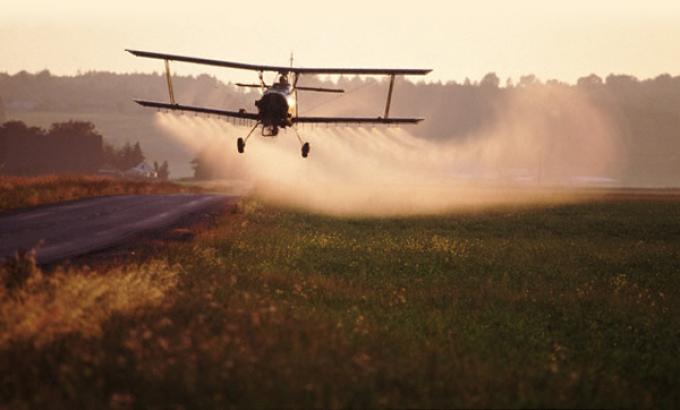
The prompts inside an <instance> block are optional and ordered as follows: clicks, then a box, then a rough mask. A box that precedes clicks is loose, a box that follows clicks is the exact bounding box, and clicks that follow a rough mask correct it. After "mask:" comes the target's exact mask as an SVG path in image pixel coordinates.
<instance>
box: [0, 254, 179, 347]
mask: <svg viewBox="0 0 680 410" xmlns="http://www.w3.org/2000/svg"><path fill="white" fill-rule="evenodd" d="M23 263H24V264H27V265H25V266H24V267H23V268H24V269H23V271H22V272H14V274H15V275H16V274H19V275H21V274H23V275H26V277H25V278H23V280H21V282H22V283H15V284H14V286H12V287H7V286H3V287H0V349H2V348H7V346H8V345H10V344H11V343H13V342H22V341H29V342H31V343H33V344H34V345H36V346H43V345H45V344H47V343H49V342H52V341H54V340H55V339H56V338H58V337H60V336H64V335H68V334H78V335H81V336H82V337H83V338H93V337H100V336H101V333H102V323H103V322H105V321H106V320H109V319H110V318H111V317H112V316H113V315H116V314H130V313H133V312H135V311H136V310H138V309H140V308H146V307H150V306H151V307H155V306H157V305H159V304H160V303H161V302H162V301H163V300H164V298H165V296H166V295H167V293H168V292H169V291H170V290H171V289H173V288H174V287H175V285H176V284H177V269H176V268H174V267H170V266H168V265H167V264H166V263H164V262H158V261H151V262H149V263H147V264H144V265H140V266H128V267H123V268H120V269H114V270H110V271H108V272H106V274H105V275H102V274H101V273H100V272H97V271H91V270H89V269H61V268H60V269H58V270H57V271H55V272H52V273H50V274H44V273H43V272H42V271H41V270H40V268H38V267H36V266H35V264H34V260H33V259H32V258H29V259H28V260H27V261H23ZM26 268H27V269H26ZM8 269H11V268H8V267H7V266H6V267H5V268H3V272H2V276H3V277H5V278H6V277H7V276H8V275H10V274H11V273H9V272H7V270H8ZM4 282H5V283H7V280H5V281H4ZM3 285H4V284H3Z"/></svg>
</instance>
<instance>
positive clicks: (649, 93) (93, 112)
mask: <svg viewBox="0 0 680 410" xmlns="http://www.w3.org/2000/svg"><path fill="white" fill-rule="evenodd" d="M301 82H302V83H304V84H308V85H326V86H330V85H331V83H330V82H329V81H327V80H323V79H319V78H316V77H307V78H305V77H303V79H302V81H301ZM174 84H175V94H176V96H177V100H178V101H182V102H183V103H187V104H195V105H205V106H210V107H218V108H231V109H239V108H245V109H248V110H253V109H254V107H253V102H254V101H255V100H256V99H257V98H258V92H257V91H253V90H252V89H241V88H238V87H236V86H234V85H232V84H225V83H223V82H221V81H218V80H217V79H215V78H214V77H211V76H208V75H200V76H197V77H193V76H178V77H175V79H174ZM332 85H333V86H340V87H342V88H344V89H346V90H347V93H346V95H341V96H340V98H338V96H336V95H327V94H315V93H305V94H302V93H301V102H300V111H301V113H303V114H308V115H326V114H335V115H370V116H378V115H381V113H382V110H383V107H384V99H385V94H386V83H385V80H380V79H375V78H356V77H352V78H348V77H341V78H340V79H339V80H338V81H337V84H332ZM564 96H569V98H564ZM133 98H143V99H151V100H161V101H166V100H167V91H166V88H165V80H164V78H163V76H161V75H160V74H115V73H108V72H90V73H85V74H82V75H77V76H53V75H51V74H50V73H49V72H48V71H43V72H39V73H35V74H30V73H26V72H20V73H17V74H14V75H9V74H3V73H0V118H1V116H3V115H4V117H5V118H4V119H6V120H12V119H18V120H21V121H24V122H26V123H27V124H29V125H36V126H42V127H48V126H49V125H50V124H51V123H54V122H63V121H67V120H70V119H74V120H83V121H91V122H93V123H94V124H95V125H96V127H97V130H98V131H99V132H100V133H101V134H102V135H103V136H104V138H105V140H106V141H107V142H110V143H113V144H118V145H120V144H123V143H125V142H135V141H139V142H140V143H141V144H142V147H143V149H144V151H145V153H147V156H148V157H149V160H151V161H154V160H158V161H162V160H165V159H167V160H168V161H169V163H170V169H171V171H172V175H173V176H175V177H180V176H189V175H191V173H192V170H191V166H190V164H189V162H190V161H191V159H193V158H194V156H195V155H196V152H192V151H191V150H190V149H189V148H187V147H185V146H182V145H181V144H179V143H177V142H175V141H173V140H172V138H170V136H168V135H165V134H164V132H163V131H162V130H160V129H158V128H156V127H155V126H154V120H153V111H149V110H145V109H142V108H141V107H138V106H137V105H136V104H135V103H133V102H132V99H133ZM575 98H577V100H578V102H579V103H581V104H587V105H588V106H589V107H591V108H592V110H593V111H595V112H597V115H599V116H601V117H603V118H605V119H606V120H607V121H608V122H609V123H611V124H612V129H613V132H615V133H616V136H617V138H618V139H619V142H620V143H621V144H622V146H624V148H625V151H626V156H625V163H624V164H622V165H621V166H622V167H623V168H625V172H624V178H625V179H626V182H628V183H630V184H634V185H643V186H644V185H652V184H653V185H674V186H676V185H678V183H679V182H678V181H679V180H680V178H678V176H679V175H680V77H672V76H670V75H660V76H658V77H656V78H654V79H649V80H638V79H636V78H634V77H630V76H626V75H610V76H608V77H606V78H605V79H601V78H600V77H597V76H595V75H591V76H587V77H583V78H581V79H579V81H578V84H574V85H568V84H564V83H561V82H558V81H554V80H553V81H548V82H545V83H542V82H540V81H538V80H537V79H536V78H535V77H534V76H531V75H527V76H525V77H522V78H521V79H520V81H519V82H518V83H517V84H512V83H506V84H504V85H503V86H501V81H500V79H498V78H497V77H496V76H495V75H494V74H493V73H490V74H488V75H486V76H485V77H484V78H483V79H482V80H480V81H479V82H469V81H468V82H466V83H464V84H456V83H446V84H442V83H411V82H409V81H407V80H400V81H398V83H397V87H396V90H395V96H394V102H393V109H392V113H393V115H409V116H411V115H415V116H423V117H425V118H427V120H426V121H424V122H423V123H422V124H421V125H419V126H417V127H415V128H413V133H414V134H416V135H417V136H419V137H422V138H427V139H433V140H451V141H464V140H467V139H474V138H482V137H483V136H484V135H486V133H489V132H498V130H499V129H501V130H502V129H508V130H509V129H515V128H516V129H519V128H521V127H518V126H517V124H518V123H517V121H518V118H521V121H522V122H523V123H522V125H524V123H526V122H527V121H528V119H532V117H533V118H534V119H535V121H536V122H541V123H543V124H546V123H547V124H548V126H547V127H542V128H540V129H541V130H545V131H541V132H549V133H554V134H555V136H556V138H557V137H558V136H564V135H565V134H564V130H565V129H574V127H572V126H571V123H570V122H574V121H578V118H577V117H574V116H573V112H572V110H571V105H572V103H571V102H572V101H574V99H575ZM515 131H517V130H515ZM517 132H520V131H517ZM556 155H558V154H556Z"/></svg>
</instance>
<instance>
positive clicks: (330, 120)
mask: <svg viewBox="0 0 680 410" xmlns="http://www.w3.org/2000/svg"><path fill="white" fill-rule="evenodd" d="M422 120H423V119H422V118H382V117H375V118H362V117H295V118H293V122H294V123H296V124H335V125H343V124H364V125H390V124H418V123H419V122H420V121H422Z"/></svg>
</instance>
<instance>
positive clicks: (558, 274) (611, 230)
mask: <svg viewBox="0 0 680 410" xmlns="http://www.w3.org/2000/svg"><path fill="white" fill-rule="evenodd" d="M679 221H680V201H679V200H677V199H668V198H664V199H659V200H655V199H653V198H652V199H646V200H644V201H638V200H628V199H621V200H616V201H606V202H600V203H598V202H592V203H586V204H572V205H564V206H552V207H546V208H536V209H530V208H513V207H506V208H503V209H496V210H487V211H484V212H480V213H466V214H454V215H444V216H432V217H420V218H383V219H379V218H378V219H371V218H357V219H354V218H330V217H325V216H319V215H309V214H305V213H301V212H296V211H289V210H284V209H277V208H271V207H269V206H265V205H263V204H261V203H259V202H257V201H253V200H245V201H243V202H242V203H241V204H239V206H238V208H237V209H236V210H235V211H234V212H233V213H231V214H227V215H224V216H223V217H221V218H220V219H219V220H217V221H216V224H215V226H213V227H210V228H206V229H204V230H203V231H201V232H198V233H197V235H196V236H195V238H194V240H193V241H192V242H172V243H167V244H165V245H164V246H163V247H159V248H152V249H153V252H152V254H153V258H154V261H149V262H145V261H139V260H134V261H130V266H128V267H124V268H114V269H111V270H105V269H104V270H97V269H93V270H92V271H83V270H81V268H78V269H75V268H73V269H71V270H65V271H58V272H57V273H56V274H54V278H55V279H50V278H51V276H50V275H49V274H44V278H43V279H41V280H42V281H46V283H54V285H50V286H52V287H51V288H50V289H51V290H50V291H49V292H46V293H40V294H42V295H50V296H49V298H48V296H41V297H37V296H31V297H26V298H24V299H20V298H19V299H17V298H16V296H11V297H10V296H3V306H4V307H3V308H2V311H1V312H2V315H3V317H2V321H3V323H24V322H26V321H28V322H30V323H32V320H33V319H26V317H28V313H26V314H24V313H16V312H20V311H21V310H22V309H26V305H25V304H24V305H20V303H21V302H20V301H21V300H28V301H35V302H32V304H35V305H36V306H47V307H49V306H53V304H54V303H56V302H49V303H46V302H44V301H45V300H49V301H56V300H59V301H61V302H59V304H60V305H62V306H70V307H71V309H72V310H73V312H74V313H73V316H74V317H76V318H78V319H71V318H70V317H68V316H63V315H62V316H59V315H57V316H56V317H57V318H58V320H57V322H56V323H59V325H52V326H47V327H45V330H46V332H45V333H46V334H49V335H50V336H49V337H48V338H44V336H43V335H42V334H41V333H42V332H41V330H40V328H39V327H37V326H34V327H32V328H31V330H30V331H26V332H25V333H22V336H21V337H11V338H6V337H5V338H4V339H3V341H4V342H3V345H2V348H1V350H0V374H1V375H2V376H0V377H1V378H2V379H1V383H0V389H1V390H0V399H2V402H4V403H8V404H9V405H15V406H17V407H20V406H22V405H31V406H34V407H41V406H43V407H44V406H47V405H50V406H61V407H72V406H74V405H75V406H80V407H103V406H137V407H169V406H170V405H171V404H176V405H179V406H183V407H219V408H223V407H248V408H253V407H275V408H280V407H304V408H309V407H317V408H319V407H322V408H325V407H428V408H429V407H447V408H448V407H546V406H548V407H671V408H672V407H676V406H677V404H678V402H679V400H680V396H679V394H678V392H677V389H676V384H677V380H679V379H680V365H678V362H677V357H678V355H679V354H680V335H679V334H678V330H677V329H680V268H679V267H678V263H677V261H678V260H680V222H679ZM149 246H150V247H153V246H155V245H152V244H150V245H149ZM159 261H162V262H159ZM24 269H28V270H30V266H29V268H24ZM68 277H74V278H75V279H73V280H74V282H73V283H72V284H69V282H68V281H67V278H68ZM51 281H54V282H51ZM17 286H19V287H18V288H17V289H18V290H12V291H11V292H13V293H14V294H15V295H19V294H21V292H28V290H27V289H33V287H31V286H30V285H29V284H28V282H27V283H26V284H24V285H17ZM21 286H23V287H21ZM22 289H24V290H22ZM35 289H42V288H40V287H37V288H35ZM98 289H107V291H106V292H110V296H107V297H105V298H103V299H99V298H98V296H97V295H99V293H98V292H99V291H98ZM8 292H10V291H8ZM17 292H18V293H17ZM33 292H42V291H37V290H36V291H33ZM60 292H63V295H68V297H66V296H59V297H58V296H56V295H58V294H60ZM126 295H127V296H126ZM153 295H156V296H153ZM64 300H68V301H69V302H64ZM24 303H26V302H24ZM5 304H6V305H5ZM47 307H45V308H39V309H37V308H36V309H35V311H37V312H38V313H37V314H35V315H34V316H31V317H42V318H44V317H52V316H51V314H50V313H48V312H51V311H50V310H49V308H47ZM31 311H33V310H31ZM86 312H87V313H86ZM31 314H32V313H31ZM89 314H91V315H92V316H93V318H92V319H91V320H92V321H91V322H89V320H90V318H89ZM15 316H16V318H15ZM22 318H24V319H22ZM43 320H44V319H43ZM36 323H39V321H36ZM13 326H14V327H12V329H19V328H20V327H19V326H16V325H13ZM61 328H64V329H69V330H67V331H64V332H60V331H59V329H61ZM93 329H94V330H93ZM12 333H16V331H12ZM3 337H4V336H3Z"/></svg>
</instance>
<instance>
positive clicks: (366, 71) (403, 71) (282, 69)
mask: <svg viewBox="0 0 680 410" xmlns="http://www.w3.org/2000/svg"><path fill="white" fill-rule="evenodd" d="M126 51H128V52H130V53H132V54H134V55H136V56H137V57H147V58H156V59H159V60H170V61H182V62H186V63H196V64H205V65H213V66H218V67H229V68H239V69H244V70H253V71H276V72H279V73H298V74H363V75H376V74H390V75H425V74H427V73H429V72H430V71H432V70H430V69H417V68H309V67H286V66H273V65H259V64H245V63H235V62H232V61H221V60H211V59H207V58H197V57H186V56H178V55H174V54H164V53H155V52H150V51H139V50H126Z"/></svg>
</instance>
